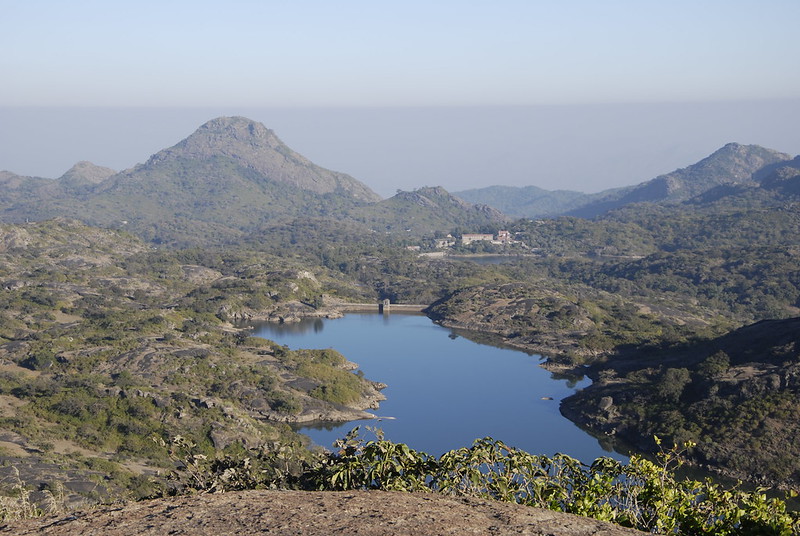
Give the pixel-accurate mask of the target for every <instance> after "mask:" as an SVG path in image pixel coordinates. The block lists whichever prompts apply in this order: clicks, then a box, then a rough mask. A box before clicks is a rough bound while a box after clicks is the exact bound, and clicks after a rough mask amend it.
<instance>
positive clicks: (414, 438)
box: [254, 314, 627, 461]
mask: <svg viewBox="0 0 800 536" xmlns="http://www.w3.org/2000/svg"><path fill="white" fill-rule="evenodd" d="M254 334H255V335H257V336H260V337H264V338H267V339H270V340H273V341H275V342H277V343H279V344H285V345H287V346H289V347H290V348H293V349H297V348H334V349H336V350H338V351H340V352H341V353H342V354H344V355H345V357H347V359H349V360H350V361H354V362H356V363H358V365H359V368H360V369H361V370H362V371H363V372H364V374H365V376H366V377H367V378H369V379H371V380H375V381H381V382H384V383H386V384H388V387H387V388H386V389H385V390H384V391H383V393H384V394H385V395H386V397H387V400H385V401H384V402H382V403H381V407H380V409H378V410H374V411H372V412H373V413H375V414H376V415H378V416H379V419H377V420H370V421H358V422H351V423H344V424H341V425H338V426H330V425H329V426H327V427H317V428H313V427H312V428H308V427H307V428H303V429H302V430H301V431H302V432H303V433H305V434H307V435H308V436H310V437H311V439H312V440H313V441H314V442H315V443H317V444H318V445H322V446H325V447H330V446H331V443H332V442H333V441H335V440H336V439H338V438H341V437H343V436H344V435H345V434H346V433H347V432H348V431H350V430H351V429H352V428H353V427H354V426H355V425H357V424H360V425H369V426H377V427H380V428H382V429H383V430H384V432H385V434H386V437H387V439H391V440H393V441H397V442H402V443H407V444H408V445H409V446H411V447H413V448H415V449H418V450H423V451H425V452H428V453H430V454H435V455H440V454H442V453H443V452H446V451H448V450H451V449H455V448H460V447H464V446H469V445H471V444H472V442H473V440H475V439H476V438H480V437H485V436H491V437H494V438H496V439H500V440H502V441H504V442H505V443H507V444H509V445H512V446H515V447H519V448H521V449H524V450H526V451H529V452H532V453H535V454H547V455H552V454H555V453H556V452H563V453H565V454H569V455H570V456H573V457H575V458H578V459H581V460H583V461H592V460H594V459H595V458H597V457H599V456H612V457H614V458H617V459H620V460H625V459H627V458H626V457H625V456H622V455H620V454H616V453H614V452H613V451H610V450H607V448H603V447H602V446H601V445H600V443H599V442H598V440H597V439H595V438H593V437H592V436H591V435H589V434H587V433H586V432H584V431H582V430H580V429H579V428H578V427H576V426H575V425H574V424H572V423H571V422H570V421H568V420H567V419H565V418H564V417H562V416H561V414H560V413H559V411H558V404H559V401H560V400H561V399H562V398H565V397H566V396H569V395H570V394H571V393H573V392H574V391H575V389H578V388H580V387H582V386H584V385H587V384H588V381H587V380H582V381H580V382H577V383H576V382H575V381H572V382H568V381H567V380H563V379H554V377H553V375H552V374H551V373H549V372H548V371H546V370H544V369H543V368H541V367H539V366H538V363H539V362H540V359H541V358H540V357H539V356H535V355H534V356H530V355H527V354H526V353H524V352H520V351H517V350H510V349H505V348H498V347H494V346H488V345H484V344H478V343H475V342H473V341H471V340H469V339H466V338H464V337H462V336H459V335H458V334H457V333H455V332H453V331H451V330H449V329H446V328H443V327H441V326H438V325H436V324H434V323H433V322H431V320H430V319H428V318H427V317H425V316H421V315H403V314H391V315H377V314H348V315H346V316H345V317H344V318H341V319H336V320H320V319H313V320H305V321H303V322H301V323H299V324H280V325H278V324H259V325H258V326H256V329H255V332H254ZM551 398H552V400H550V399H551Z"/></svg>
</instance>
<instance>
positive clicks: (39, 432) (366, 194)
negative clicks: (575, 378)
mask: <svg viewBox="0 0 800 536" xmlns="http://www.w3.org/2000/svg"><path fill="white" fill-rule="evenodd" d="M0 185H2V188H3V191H4V193H5V195H4V197H3V198H2V200H0V221H2V222H3V223H2V225H0V366H1V368H0V422H2V426H1V427H0V428H1V429H2V434H3V435H2V437H0V457H2V459H3V460H4V461H5V464H6V467H23V465H25V466H26V467H27V466H29V467H34V468H35V467H38V468H39V472H38V473H37V472H36V471H35V470H33V469H31V471H28V472H24V471H23V472H20V473H19V478H20V479H23V478H24V481H23V480H21V481H20V482H22V483H23V484H24V485H25V486H32V487H36V488H37V489H36V492H37V493H38V494H39V499H40V500H43V497H44V496H45V495H47V493H50V494H51V495H52V494H53V490H55V489H56V488H59V486H61V487H60V488H59V489H68V490H69V492H68V493H65V494H64V497H65V499H63V500H64V502H65V503H67V504H68V505H69V506H70V507H72V506H76V505H80V504H87V503H91V502H98V501H104V500H107V499H108V498H110V497H117V496H125V497H144V496H150V495H153V494H155V493H157V492H158V490H161V492H165V491H164V490H165V489H170V488H169V484H168V483H165V482H166V475H167V474H169V472H170V471H171V470H172V468H173V467H174V464H175V460H174V459H173V458H171V456H172V455H173V454H174V453H173V452H172V451H171V450H170V441H172V440H173V439H174V438H175V437H176V436H178V437H181V438H183V440H185V441H187V442H190V443H191V444H192V445H194V447H193V448H196V449H197V450H196V452H197V453H198V455H203V456H212V457H213V456H216V455H220V456H237V455H242V453H246V452H247V451H248V449H252V448H255V447H261V446H264V445H268V444H269V445H277V444H281V445H291V446H292V448H293V449H295V450H296V452H300V453H303V454H301V455H300V457H301V458H303V457H311V456H312V454H311V451H310V450H309V449H307V445H306V444H305V442H304V441H305V440H304V439H303V438H302V437H301V436H298V435H297V434H296V433H295V432H293V431H292V429H291V428H290V427H289V426H288V424H287V423H297V422H303V421H310V420H325V421H341V420H350V419H356V418H359V417H362V416H365V415H367V414H369V412H370V410H371V409H374V408H375V407H376V406H377V405H379V404H380V402H381V400H382V399H383V397H384V395H383V394H382V390H383V387H385V386H383V385H382V384H380V383H377V382H380V381H382V379H381V378H367V377H364V376H363V375H358V374H354V373H353V372H352V369H353V365H352V364H351V363H349V361H348V359H349V358H350V356H347V355H342V354H340V353H339V352H337V351H336V349H326V350H320V349H316V350H303V349H289V348H287V347H284V346H282V345H280V344H277V343H274V342H272V341H264V340H261V339H257V338H254V337H251V336H250V335H249V334H248V333H247V332H246V331H243V330H242V329H240V327H239V324H238V323H239V322H241V321H252V320H259V319H260V320H271V321H275V322H284V323H288V322H293V321H295V320H297V319H299V318H302V317H331V318H333V317H336V316H338V315H341V313H342V311H341V308H337V304H347V303H378V302H379V301H383V300H390V301H391V302H392V303H399V304H403V303H405V304H430V306H429V307H428V308H427V309H426V311H425V312H426V314H427V315H428V316H429V317H430V318H432V319H434V320H435V321H436V322H437V323H439V324H441V325H443V326H446V327H450V328H458V329H460V330H467V331H469V332H471V333H473V334H477V335H480V334H483V335H486V336H492V337H497V338H499V340H501V341H502V342H503V343H504V344H508V345H512V346H515V347H517V348H521V349H524V350H526V351H530V352H536V353H540V354H541V355H544V356H546V357H547V358H548V359H547V363H546V366H547V367H548V368H551V369H553V370H561V371H570V370H572V371H581V372H582V373H586V374H589V375H590V377H591V378H592V379H593V382H594V383H593V384H592V385H591V386H590V387H588V388H586V389H583V390H582V391H580V392H578V393H576V394H575V395H573V396H572V397H570V398H568V399H567V400H565V401H564V403H563V405H562V412H563V413H564V415H566V416H567V417H569V418H570V419H572V420H574V421H575V422H577V423H579V424H581V425H582V426H584V427H586V428H587V429H589V430H591V431H592V432H593V433H595V434H598V435H601V436H602V435H609V436H614V437H619V438H623V439H624V440H625V441H626V442H628V443H631V444H633V445H636V446H637V448H638V449H639V450H640V451H641V452H643V453H653V452H657V451H658V445H657V443H656V442H655V440H654V439H653V438H654V436H658V437H659V438H661V439H662V440H663V441H665V442H668V443H670V444H671V443H673V442H675V443H682V442H685V441H691V442H694V443H697V448H696V450H694V451H692V452H690V453H688V459H689V460H690V461H691V462H693V463H696V464H699V465H702V466H703V467H707V468H709V469H712V470H717V471H719V472H722V473H725V474H729V475H733V476H735V477H736V478H741V479H743V480H749V481H754V482H757V483H764V484H770V485H782V486H787V487H790V486H797V485H798V484H800V465H798V464H797V463H796V461H795V460H796V459H797V454H799V453H797V452H796V451H795V448H796V447H795V445H798V444H800V442H798V441H796V439H797V434H798V426H800V423H798V420H797V409H798V408H796V404H795V402H794V400H795V399H796V398H797V394H798V390H800V384H798V382H797V381H796V377H797V370H796V369H797V367H798V362H800V347H798V344H799V343H800V341H797V335H796V334H797V333H798V331H797V325H796V323H797V322H796V319H797V317H800V263H799V262H798V256H800V241H798V231H799V230H800V160H798V158H793V157H792V156H790V155H785V154H782V153H778V152H775V151H771V150H769V149H765V148H762V147H758V146H752V145H739V144H729V145H726V146H725V147H723V148H721V149H719V150H718V151H716V152H715V153H713V154H712V155H710V156H709V157H707V158H706V159H704V160H702V161H701V162H698V163H697V164H695V165H692V166H689V167H687V168H685V169H681V170H676V171H674V172H671V173H667V174H665V175H662V176H659V177H656V178H655V179H652V180H649V181H646V182H643V183H641V184H640V185H636V186H632V187H630V188H626V189H622V190H615V191H608V192H603V193H601V194H594V195H592V196H581V195H577V194H574V193H567V192H544V191H540V190H535V191H533V190H531V191H529V192H528V193H531V194H532V196H533V197H531V198H526V199H523V196H522V194H521V193H520V192H516V191H508V190H502V189H495V190H493V191H492V192H491V195H483V194H486V192H484V193H483V194H482V193H481V192H472V194H466V193H464V194H462V195H463V199H462V198H460V197H458V196H455V195H452V194H450V193H449V192H447V191H446V190H444V189H442V188H439V187H424V188H419V189H417V190H415V191H412V192H398V194H397V195H395V196H393V197H391V198H390V199H385V200H383V199H380V197H379V196H377V195H376V194H374V192H372V191H371V190H370V189H369V188H368V187H367V186H365V185H364V184H362V183H360V182H359V181H357V180H356V179H354V178H352V177H350V176H348V175H345V174H342V173H337V172H332V171H328V170H325V169H323V168H320V167H318V166H316V165H315V164H313V163H311V162H310V161H308V160H307V159H305V158H304V157H302V156H301V155H299V154H297V153H295V152H294V151H292V150H291V149H289V148H288V147H287V146H285V145H284V144H283V143H282V142H281V141H280V140H279V139H278V138H277V136H275V134H274V133H273V132H272V131H270V130H268V129H267V128H266V127H264V126H263V125H260V124H257V123H254V122H252V121H250V120H247V119H245V118H241V117H236V118H218V119H214V120H211V121H209V122H208V123H206V124H204V125H203V126H201V127H200V128H199V129H198V130H197V131H196V132H195V133H193V134H192V135H190V136H189V137H188V138H186V139H184V140H183V141H181V142H179V143H177V144H176V145H174V146H173V147H171V148H168V149H164V150H162V151H160V152H158V153H156V154H154V155H153V156H152V157H151V158H150V159H149V160H148V161H147V162H146V163H144V164H139V165H136V166H134V167H133V168H131V169H128V170H124V171H121V172H115V171H114V170H109V169H107V168H99V167H97V166H94V165H93V164H90V163H85V162H84V163H80V164H78V165H76V166H75V167H73V168H72V169H70V170H69V171H68V172H67V173H65V174H64V175H63V176H62V177H61V178H58V179H43V178H36V177H22V176H18V175H15V174H13V173H12V172H2V174H0ZM537 196H538V197H537ZM515 197H516V199H512V198H515ZM537 199H538V200H539V201H537ZM512 201H514V202H515V203H516V204H515V205H514V206H513V207H512V204H511V202H512ZM472 202H479V203H483V204H479V205H475V204H472ZM491 203H494V204H495V205H496V206H490V204H491ZM537 203H539V204H538V205H537ZM526 206H527V207H529V208H525V207H526ZM544 206H547V211H546V212H542V210H543V209H542V207H544ZM531 207H532V208H531ZM537 207H538V208H537ZM506 210H508V212H505V211H506ZM500 230H504V231H508V233H509V236H511V237H513V241H514V242H515V243H514V244H512V243H510V242H509V243H505V244H494V245H491V247H489V245H487V244H483V243H481V241H478V242H473V243H472V244H463V245H459V246H458V251H457V252H458V253H467V254H469V253H484V252H489V253H493V254H497V255H508V256H509V259H510V260H509V261H508V262H503V263H498V264H478V263H474V262H470V261H469V260H468V259H466V260H465V259H459V258H458V256H450V255H446V254H445V255H443V256H441V257H429V256H425V255H420V254H419V253H420V252H418V251H414V250H413V249H414V248H412V249H409V248H408V246H422V248H424V249H428V250H429V251H433V250H435V249H436V246H435V244H436V241H437V240H442V239H444V238H445V237H446V236H447V235H451V236H452V237H461V236H462V235H464V234H469V233H482V234H491V235H493V236H494V235H496V234H497V232H498V231H500ZM520 251H523V252H524V255H519V256H517V254H518V253H520ZM154 439H155V440H154ZM499 439H502V438H499ZM304 459H305V458H304ZM584 461H585V462H587V463H588V462H591V460H584ZM57 468H62V469H60V471H61V474H60V476H59V469H57ZM12 473H13V471H9V474H8V475H6V476H9V477H11V476H13V475H12ZM43 475H48V476H47V477H46V478H45V477H44V476H43ZM48 482H50V484H48ZM59 482H60V484H57V483H59ZM78 482H81V483H83V484H82V485H78V484H77V483H78ZM68 483H72V484H70V485H71V486H72V488H74V489H72V488H69V486H68V485H67V484H68ZM21 485H22V484H21ZM65 486H66V488H65ZM165 486H166V487H165ZM86 489H91V491H90V492H88V493H87V492H85V490H86Z"/></svg>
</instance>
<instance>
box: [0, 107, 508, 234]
mask: <svg viewBox="0 0 800 536" xmlns="http://www.w3.org/2000/svg"><path fill="white" fill-rule="evenodd" d="M0 187H2V188H3V191H4V194H5V195H4V197H3V199H0V221H4V222H22V221H26V220H43V219H49V218H52V217H55V216H65V217H71V218H75V219H79V220H81V221H84V222H86V223H89V224H92V225H98V226H102V227H114V228H126V229H129V230H130V231H132V232H134V233H135V234H138V235H140V236H142V237H144V238H145V239H147V240H150V241H154V242H156V243H172V244H179V245H180V244H184V245H185V244H192V243H199V242H200V241H203V242H208V241H209V240H215V241H225V240H230V239H235V238H237V237H240V236H243V235H246V234H247V233H250V232H253V231H255V230H257V229H261V228H263V227H264V226H265V225H266V224H268V223H269V222H274V221H278V220H291V219H296V218H303V217H332V218H337V219H351V220H353V221H357V222H360V223H362V224H364V225H366V226H369V227H375V226H377V227H379V228H380V230H382V231H393V230H398V231H399V230H400V229H402V230H405V229H407V228H408V227H409V225H410V226H411V227H414V228H415V229H416V230H418V231H421V230H422V227H423V225H415V224H414V222H413V221H410V220H413V219H416V220H418V222H419V223H422V222H425V225H428V224H432V225H434V226H435V227H444V228H450V227H453V226H455V225H460V224H464V225H467V226H470V227H474V226H482V225H484V224H486V223H490V222H493V221H497V222H499V221H503V218H504V216H503V215H502V214H500V213H499V212H497V211H496V210H493V209H489V208H488V207H483V208H480V207H473V206H471V205H469V204H468V203H465V202H463V201H461V200H460V199H456V198H454V197H453V196H450V195H449V194H447V192H445V191H444V190H441V189H437V190H436V192H435V195H432V196H429V198H428V200H429V201H430V202H427V203H421V204H420V203H419V202H417V201H418V200H419V199H421V198H422V197H424V194H423V193H420V192H414V193H408V192H401V193H400V194H398V196H395V198H392V199H390V200H385V201H382V200H381V197H380V196H379V195H377V194H376V193H375V192H373V191H372V190H370V189H369V187H367V186H366V185H365V184H363V183H361V182H359V181H358V180H356V179H354V178H353V177H351V176H349V175H346V174H344V173H338V172H334V171H330V170H327V169H325V168H322V167H320V166H317V165H315V164H314V163H313V162H311V161H309V160H308V159H306V158H304V157H303V156H301V155H300V154H298V153H296V152H295V151H293V150H292V149H290V148H289V147H287V146H286V145H285V144H284V143H283V142H282V141H281V140H280V139H279V138H278V137H277V136H276V135H275V133H274V132H272V131H271V130H269V129H267V128H266V127H265V126H264V125H262V124H260V123H257V122H254V121H251V120H249V119H246V118H244V117H221V118H217V119H213V120H211V121H209V122H207V123H205V124H204V125H202V126H201V127H200V128H198V129H197V130H196V131H195V132H194V133H193V134H192V135H190V136H189V137H188V138H186V139H184V140H183V141H181V142H179V143H178V144H176V145H174V146H173V147H170V148H168V149H164V150H162V151H159V152H158V153H156V154H154V155H153V156H152V157H150V159H149V160H148V161H147V162H146V163H144V164H139V165H137V166H135V167H133V168H132V169H129V170H125V171H122V172H119V173H116V172H114V171H113V170H111V169H108V168H101V167H98V166H95V165H93V164H91V163H90V162H80V163H78V164H76V165H75V166H74V167H73V168H71V169H70V170H69V171H67V172H66V173H65V174H64V175H63V176H62V177H60V178H58V179H56V180H50V179H43V178H38V177H22V176H19V175H15V174H13V173H9V172H0ZM415 199H416V200H417V201H415ZM412 207H413V209H412ZM412 213H413V215H412ZM407 221H408V224H407V223H406V222H407Z"/></svg>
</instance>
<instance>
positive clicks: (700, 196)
mask: <svg viewBox="0 0 800 536" xmlns="http://www.w3.org/2000/svg"><path fill="white" fill-rule="evenodd" d="M798 168H800V160H798V158H795V159H794V160H793V159H792V157H791V156H790V155H788V154H784V153H779V152H777V151H773V150H771V149H766V148H764V147H760V146H758V145H740V144H738V143H729V144H727V145H725V146H724V147H722V148H721V149H719V150H717V151H715V152H714V153H713V154H711V155H710V156H708V157H706V158H704V159H703V160H701V161H699V162H697V163H696V164H693V165H691V166H688V167H686V168H682V169H678V170H675V171H673V172H671V173H668V174H665V175H660V176H658V177H656V178H654V179H651V180H649V181H646V182H643V183H641V184H638V185H635V186H629V187H625V188H616V189H613V190H605V191H603V192H600V193H596V194H583V193H580V192H573V191H563V190H557V191H547V190H542V189H540V188H536V187H532V186H527V187H521V188H520V187H510V186H491V187H489V188H481V189H474V190H466V191H462V192H455V193H454V195H456V196H458V197H461V198H462V199H464V200H466V201H469V202H471V203H485V204H487V205H489V206H492V207H494V208H496V209H498V210H500V211H501V212H503V213H505V214H508V215H509V216H515V217H520V218H536V217H551V216H559V215H571V216H579V217H584V218H591V217H595V216H599V215H601V214H603V213H605V212H608V211H610V210H614V209H618V208H621V207H624V206H628V205H631V204H635V203H656V204H662V205H663V204H678V203H683V202H694V203H698V202H711V201H714V200H719V199H721V198H722V197H725V196H735V195H742V194H743V193H750V190H752V189H754V188H755V189H758V188H765V189H770V188H772V189H773V190H774V189H776V188H781V189H783V191H784V192H785V193H789V192H792V191H793V188H796V187H797V186H796V185H793V184H794V183H793V182H792V181H793V177H796V173H795V171H796V170H797V169H798ZM792 170H795V171H792Z"/></svg>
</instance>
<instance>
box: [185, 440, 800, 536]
mask: <svg viewBox="0 0 800 536" xmlns="http://www.w3.org/2000/svg"><path fill="white" fill-rule="evenodd" d="M373 432H375V436H376V437H375V439H370V440H366V439H365V438H364V437H362V436H360V435H359V433H358V428H355V429H354V430H353V431H352V432H350V433H349V434H348V435H347V436H346V437H345V438H344V439H341V440H339V441H338V442H337V445H336V446H337V447H338V451H337V452H334V453H331V452H323V453H318V454H316V455H314V456H309V455H308V451H306V450H305V449H298V448H296V447H292V446H286V445H284V446H278V445H273V446H270V447H269V448H264V449H261V450H259V451H251V452H249V453H242V455H241V456H230V455H228V456H225V457H223V458H215V459H209V458H207V457H205V456H204V455H199V454H196V453H195V451H194V448H193V445H192V444H191V443H190V442H187V441H186V440H185V439H182V438H177V439H176V440H175V441H173V444H172V452H173V455H174V456H175V457H176V460H177V459H180V460H181V467H182V469H180V470H178V471H176V472H175V473H174V474H173V475H172V477H173V480H172V487H171V488H170V490H169V492H171V493H181V492H190V491H202V492H221V491H229V490H241V489H252V488H292V489H307V490H325V491H336V490H368V489H370V490H386V491H409V492H410V491H415V492H439V493H445V494H449V495H457V496H477V497H483V498H489V499H495V500H499V501H504V502H513V503H518V504H524V505H528V506H534V507H538V508H547V509H550V510H555V511H560V512H568V513H572V514H577V515H582V516H588V517H593V518H596V519H599V520H603V521H609V522H613V523H617V524H619V525H622V526H626V527H633V528H636V529H639V530H644V531H648V532H653V533H658V534H678V535H696V534H713V535H752V534H769V535H773V534H774V535H787V536H788V535H792V534H797V533H798V531H800V514H798V513H797V512H793V511H790V510H789V509H788V508H787V505H786V502H785V501H784V500H781V499H777V498H768V496H767V495H766V493H765V492H766V490H765V489H761V488H760V489H757V490H755V491H744V490H742V489H738V488H734V489H726V488H724V487H722V486H720V485H719V484H715V483H713V482H711V481H710V480H705V481H697V480H691V479H680V478H679V477H678V476H676V473H675V471H676V470H677V469H678V468H679V467H680V466H681V464H682V463H683V457H682V456H683V454H684V452H685V449H686V448H690V447H692V446H693V445H692V444H691V443H687V444H686V445H684V447H683V449H681V448H677V447H675V448H672V449H665V450H662V451H661V453H660V454H659V456H658V457H657V461H655V462H654V461H651V460H648V459H646V458H643V457H641V456H636V455H634V456H632V457H631V459H630V462H629V463H627V464H623V463H621V462H619V461H617V460H614V459H611V458H598V459H597V460H595V461H594V462H593V463H592V464H591V465H586V464H583V463H581V462H579V461H578V460H576V459H574V458H571V457H569V456H566V455H563V454H556V455H555V456H553V457H548V456H542V455H534V454H529V453H527V452H524V451H521V450H518V449H515V448H513V447H509V446H507V445H505V444H504V443H503V442H501V441H498V440H495V439H492V438H489V437H487V438H483V439H478V440H476V441H475V442H474V444H473V445H472V446H471V447H469V448H460V449H457V450H452V451H450V452H447V453H445V454H443V455H442V456H441V457H439V458H436V457H434V456H430V455H428V454H426V453H424V452H420V451H416V450H414V449H411V448H409V447H408V445H405V444H403V443H394V442H392V441H388V440H386V439H385V438H384V437H383V434H382V432H381V431H380V430H373Z"/></svg>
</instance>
